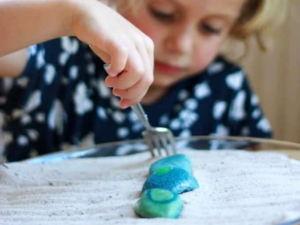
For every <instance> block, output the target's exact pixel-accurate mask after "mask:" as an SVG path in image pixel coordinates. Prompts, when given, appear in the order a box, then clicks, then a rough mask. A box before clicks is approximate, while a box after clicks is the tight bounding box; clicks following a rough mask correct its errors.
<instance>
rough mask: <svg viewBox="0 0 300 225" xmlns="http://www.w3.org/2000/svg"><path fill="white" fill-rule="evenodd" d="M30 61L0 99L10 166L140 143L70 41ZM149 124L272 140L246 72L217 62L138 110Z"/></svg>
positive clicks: (50, 45)
mask: <svg viewBox="0 0 300 225" xmlns="http://www.w3.org/2000/svg"><path fill="white" fill-rule="evenodd" d="M29 55H30V57H29V61H28V64H27V66H26V68H25V70H24V72H23V73H22V75H21V76H20V77H18V78H17V79H15V80H14V82H13V85H12V88H11V89H10V91H9V92H8V93H6V94H4V95H3V94H2V96H0V112H1V113H2V114H3V116H4V118H5V125H4V136H5V156H6V157H7V160H8V161H18V160H22V159H26V158H28V157H30V156H31V155H33V154H45V153H51V152H55V151H59V150H62V149H65V148H68V147H70V146H87V145H93V144H95V143H104V142H113V141H120V140H127V139H136V138H141V131H142V130H143V126H142V124H141V123H140V122H139V121H138V119H137V117H136V116H135V115H134V113H133V112H132V111H131V110H130V109H126V110H122V109H120V108H119V107H118V106H119V100H118V98H116V97H114V96H113V95H112V94H111V89H110V88H107V87H106V86H105V85H104V80H105V78H106V76H107V75H106V72H105V71H104V69H103V62H102V61H101V60H100V59H99V58H98V57H97V56H96V55H95V54H93V52H92V51H91V50H90V49H89V47H88V46H87V45H86V44H84V43H82V42H80V41H78V39H76V38H70V37H63V38H60V39H55V40H51V41H48V42H45V43H42V44H38V45H35V46H31V47H30V48H29ZM144 107H145V111H146V113H147V114H148V116H149V120H150V122H151V124H153V126H165V127H168V128H170V129H171V130H172V131H173V132H174V135H175V136H190V135H221V136H227V135H232V136H252V137H270V135H271V129H270V125H269V123H268V120H267V119H266V118H265V117H264V116H263V114H262V110H261V109H260V107H259V101H258V98H257V96H256V95H255V94H253V92H252V90H251V88H250V86H249V83H248V81H247V78H246V76H245V74H244V72H243V71H242V70H241V69H240V68H239V67H237V66H236V65H234V64H232V63H229V62H228V61H226V60H225V59H224V58H223V57H218V58H216V60H215V61H214V62H213V63H212V64H211V65H210V66H209V67H208V68H207V69H206V70H205V71H204V72H202V73H200V74H198V75H196V76H194V77H190V78H188V79H186V80H183V81H181V82H179V83H177V84H176V85H174V86H173V87H172V88H171V89H170V91H169V92H168V93H167V94H166V95H165V96H164V97H162V98H161V99H160V100H159V101H157V102H156V103H153V104H151V105H144Z"/></svg>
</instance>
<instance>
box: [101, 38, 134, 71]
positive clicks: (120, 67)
mask: <svg viewBox="0 0 300 225" xmlns="http://www.w3.org/2000/svg"><path fill="white" fill-rule="evenodd" d="M106 51H107V52H108V53H109V55H110V58H111V66H110V69H109V70H108V74H109V75H110V76H112V77H115V76H117V75H118V74H120V73H121V72H122V71H124V70H125V66H126V63H127V60H128V55H129V54H128V45H124V44H123V45H122V44H119V43H117V42H116V41H109V42H107V44H106Z"/></svg>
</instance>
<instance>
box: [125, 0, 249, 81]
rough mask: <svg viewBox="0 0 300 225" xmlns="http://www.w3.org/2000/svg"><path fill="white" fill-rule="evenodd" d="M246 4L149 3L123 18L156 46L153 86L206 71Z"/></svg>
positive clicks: (235, 0) (240, 0) (221, 0)
mask: <svg viewBox="0 0 300 225" xmlns="http://www.w3.org/2000/svg"><path fill="white" fill-rule="evenodd" d="M245 1H246V0H149V1H146V3H145V4H144V5H143V6H142V7H141V8H140V9H139V10H138V12H137V13H136V14H134V13H130V12H128V13H126V14H125V15H124V16H125V17H126V18H127V19H128V20H129V21H131V22H132V23H133V24H134V25H135V26H136V27H138V28H139V29H140V30H141V31H143V32H144V33H145V34H147V35H148V36H149V37H150V38H151V39H152V40H153V42H154V45H155V73H154V78H155V79H154V83H153V85H155V86H159V87H169V86H170V85H172V84H174V83H176V82H178V81H179V80H182V79H184V78H186V77H188V76H193V75H194V74H196V73H198V72H200V71H203V70H204V69H205V68H206V67H207V66H208V65H209V64H210V63H211V62H212V60H213V59H214V58H215V57H216V55H217V54H218V53H219V49H220V47H221V44H222V42H223V41H224V39H225V38H226V37H227V36H228V33H229V32H230V29H231V28H232V26H233V25H234V23H235V21H236V19H237V18H238V17H239V14H240V11H241V9H242V6H243V4H244V2H245Z"/></svg>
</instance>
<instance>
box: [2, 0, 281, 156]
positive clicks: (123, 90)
mask: <svg viewBox="0 0 300 225" xmlns="http://www.w3.org/2000/svg"><path fill="white" fill-rule="evenodd" d="M285 4H286V0H277V1H274V0H144V1H139V0H132V1H129V0H127V1H122V0H111V1H108V3H107V5H109V6H111V7H108V6H107V5H105V4H103V3H101V2H97V1H96V0H40V1H34V0H27V1H22V0H4V1H1V3H0V21H1V23H0V30H1V36H0V42H1V43H2V44H1V48H0V57H1V56H2V57H1V58H0V76H2V77H13V78H15V79H14V81H13V84H12V87H11V88H10V90H9V91H8V92H7V93H5V94H4V95H3V96H2V98H1V99H0V100H1V101H0V104H1V105H0V107H1V108H0V109H1V111H2V113H3V114H4V116H5V127H4V132H5V145H6V151H5V153H6V157H7V159H8V160H9V161H16V160H22V159H25V158H28V157H30V155H31V154H32V153H34V152H38V154H45V153H50V152H54V151H57V150H61V149H64V148H66V146H69V145H72V146H79V145H87V144H88V145H92V144H95V143H103V142H111V141H117V140H125V139H135V138H140V137H141V131H142V130H143V126H142V125H141V123H140V122H139V121H138V119H137V117H135V115H134V114H133V112H132V111H131V110H130V109H129V108H127V107H128V106H130V105H133V104H135V103H137V102H139V101H141V103H142V104H143V105H144V107H145V111H146V113H147V114H148V116H149V120H150V122H151V124H152V125H153V126H164V127H168V128H170V129H171V130H172V131H173V133H174V135H175V136H190V135H221V136H227V135H234V136H242V135H245V136H253V137H270V126H269V123H268V121H267V119H266V118H265V117H264V116H263V114H262V112H261V109H260V108H259V105H258V99H257V97H256V95H255V94H253V92H252V91H251V88H250V86H249V83H248V81H247V79H246V77H245V74H244V72H243V71H242V70H241V69H240V68H239V67H238V66H236V65H234V64H232V63H230V62H228V61H226V60H225V58H223V57H222V56H220V48H221V46H222V44H223V43H224V41H225V40H226V39H228V38H232V37H233V38H237V39H240V40H246V38H247V37H249V36H250V35H255V36H256V37H258V38H259V40H263V34H264V32H265V31H267V30H268V29H269V28H270V27H271V28H272V27H273V26H274V24H275V25H276V24H278V23H279V22H280V21H281V18H283V12H284V10H283V9H284V8H285ZM112 8H114V9H116V10H117V12H119V13H120V14H119V13H117V12H116V11H114V10H113V9H112ZM71 36H75V37H71ZM37 43H40V44H37ZM259 43H260V44H262V43H263V42H262V41H260V42H259ZM29 46H30V47H29ZM22 49H23V50H22ZM154 49H155V51H154ZM99 57H100V58H101V59H100V58H99ZM104 62H105V63H112V66H111V68H110V70H109V76H107V73H106V72H105V70H104V69H103V64H104ZM153 74H154V80H153ZM152 81H153V83H152ZM151 83H152V84H151ZM150 84H151V86H150ZM108 87H111V88H113V90H112V91H111V90H110V89H109V88H108ZM148 88H149V89H148ZM119 99H121V101H120V102H119ZM120 106H121V108H123V110H122V109H120Z"/></svg>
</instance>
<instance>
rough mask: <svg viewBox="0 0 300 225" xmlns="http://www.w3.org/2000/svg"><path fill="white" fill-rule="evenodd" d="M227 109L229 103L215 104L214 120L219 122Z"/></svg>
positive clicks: (219, 102)
mask: <svg viewBox="0 0 300 225" xmlns="http://www.w3.org/2000/svg"><path fill="white" fill-rule="evenodd" d="M226 108H227V103H226V102H225V101H218V102H216V103H215V105H214V108H213V116H214V119H216V120H219V119H221V118H222V116H223V115H224V113H225V111H226Z"/></svg>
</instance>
